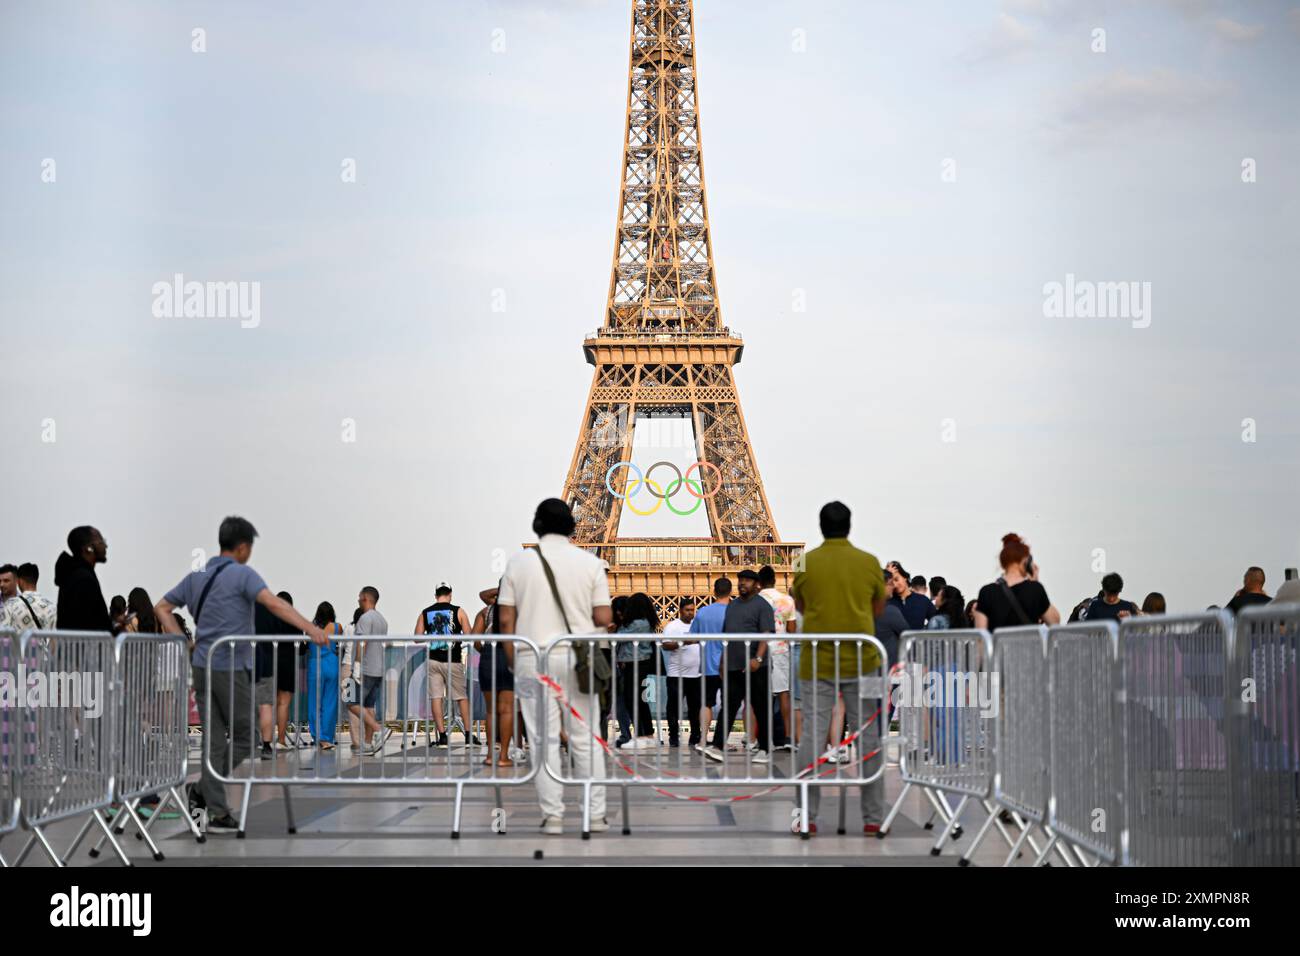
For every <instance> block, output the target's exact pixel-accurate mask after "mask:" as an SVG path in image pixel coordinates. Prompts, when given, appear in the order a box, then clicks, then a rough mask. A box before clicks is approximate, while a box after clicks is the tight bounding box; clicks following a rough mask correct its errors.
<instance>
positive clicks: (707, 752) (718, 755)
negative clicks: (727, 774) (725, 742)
mask: <svg viewBox="0 0 1300 956" xmlns="http://www.w3.org/2000/svg"><path fill="white" fill-rule="evenodd" d="M700 753H702V754H704V756H706V757H708V758H709V759H710V760H716V761H717V762H718V763H722V761H723V760H724V759H725V758H724V757H723V756H722V751H721V750H719V749H718V748H717V747H712V746H710V747H705V748H703V749H702V750H701V751H700Z"/></svg>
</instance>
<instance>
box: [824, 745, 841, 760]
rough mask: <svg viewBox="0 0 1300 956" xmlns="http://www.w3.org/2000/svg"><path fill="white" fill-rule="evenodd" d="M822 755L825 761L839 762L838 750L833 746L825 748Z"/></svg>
mask: <svg viewBox="0 0 1300 956" xmlns="http://www.w3.org/2000/svg"><path fill="white" fill-rule="evenodd" d="M822 757H823V758H825V760H826V762H827V763H839V762H840V752H839V750H838V749H836V748H835V747H831V748H830V749H829V750H827V751H826V752H825V753H824V754H822Z"/></svg>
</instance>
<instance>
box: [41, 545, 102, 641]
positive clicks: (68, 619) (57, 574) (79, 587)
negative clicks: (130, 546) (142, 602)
mask: <svg viewBox="0 0 1300 956" xmlns="http://www.w3.org/2000/svg"><path fill="white" fill-rule="evenodd" d="M107 560H108V543H107V542H106V541H105V540H104V536H103V535H102V534H100V533H99V530H98V529H97V528H92V527H91V526H90V525H81V526H79V527H76V528H73V529H72V530H71V531H69V532H68V550H67V551H66V552H64V553H63V554H61V555H59V559H58V560H57V561H56V562H54V583H55V585H56V586H57V587H58V589H59V610H58V622H59V630H61V631H108V630H111V629H112V621H111V620H110V618H109V616H108V605H107V604H105V603H104V592H103V591H101V590H100V589H99V578H97V577H96V576H95V565H97V564H103V563H104V562H105V561H107Z"/></svg>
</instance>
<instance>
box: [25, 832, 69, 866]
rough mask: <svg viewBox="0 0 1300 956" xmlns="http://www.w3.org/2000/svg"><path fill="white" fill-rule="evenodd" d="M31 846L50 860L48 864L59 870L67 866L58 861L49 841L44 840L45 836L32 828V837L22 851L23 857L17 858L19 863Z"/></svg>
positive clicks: (57, 856)
mask: <svg viewBox="0 0 1300 956" xmlns="http://www.w3.org/2000/svg"><path fill="white" fill-rule="evenodd" d="M33 845H36V846H39V847H40V848H41V849H42V850H43V851H44V852H45V855H46V856H47V857H49V858H50V863H52V864H53V865H54V866H56V867H59V868H62V867H65V866H67V864H66V863H64V862H63V860H61V859H59V855H58V854H57V853H55V852H54V847H52V846H50V841H49V840H47V839H46V838H45V834H44V833H43V832H42V831H41V828H40V827H32V837H31V839H30V840H28V841H27V846H26V847H25V848H24V849H23V856H22V857H19V858H18V862H19V863H21V862H22V859H23V857H25V856H26V855H27V851H28V850H29V849H31V847H32V846H33Z"/></svg>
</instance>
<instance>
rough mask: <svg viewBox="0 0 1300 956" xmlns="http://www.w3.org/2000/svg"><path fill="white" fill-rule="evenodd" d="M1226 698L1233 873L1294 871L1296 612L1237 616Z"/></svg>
mask: <svg viewBox="0 0 1300 956" xmlns="http://www.w3.org/2000/svg"><path fill="white" fill-rule="evenodd" d="M1235 652H1236V653H1235V660H1234V665H1235V666H1234V677H1233V680H1232V682H1231V684H1230V685H1229V687H1228V695H1229V698H1230V700H1231V701H1232V703H1233V704H1234V709H1235V710H1236V711H1237V712H1238V714H1239V715H1240V716H1239V720H1238V723H1237V730H1236V733H1235V734H1234V735H1233V746H1232V747H1230V748H1229V753H1230V754H1232V755H1233V757H1234V766H1233V768H1232V779H1233V780H1234V781H1235V783H1236V787H1235V789H1234V794H1233V797H1234V812H1233V817H1234V821H1233V833H1232V844H1233V847H1234V848H1235V850H1236V858H1235V860H1234V862H1235V863H1236V865H1238V866H1297V865H1300V687H1298V685H1300V660H1298V656H1300V604H1282V605H1265V606H1263V607H1251V608H1248V609H1246V610H1245V611H1243V612H1242V613H1241V614H1239V615H1238V616H1237V621H1236V641H1235Z"/></svg>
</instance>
